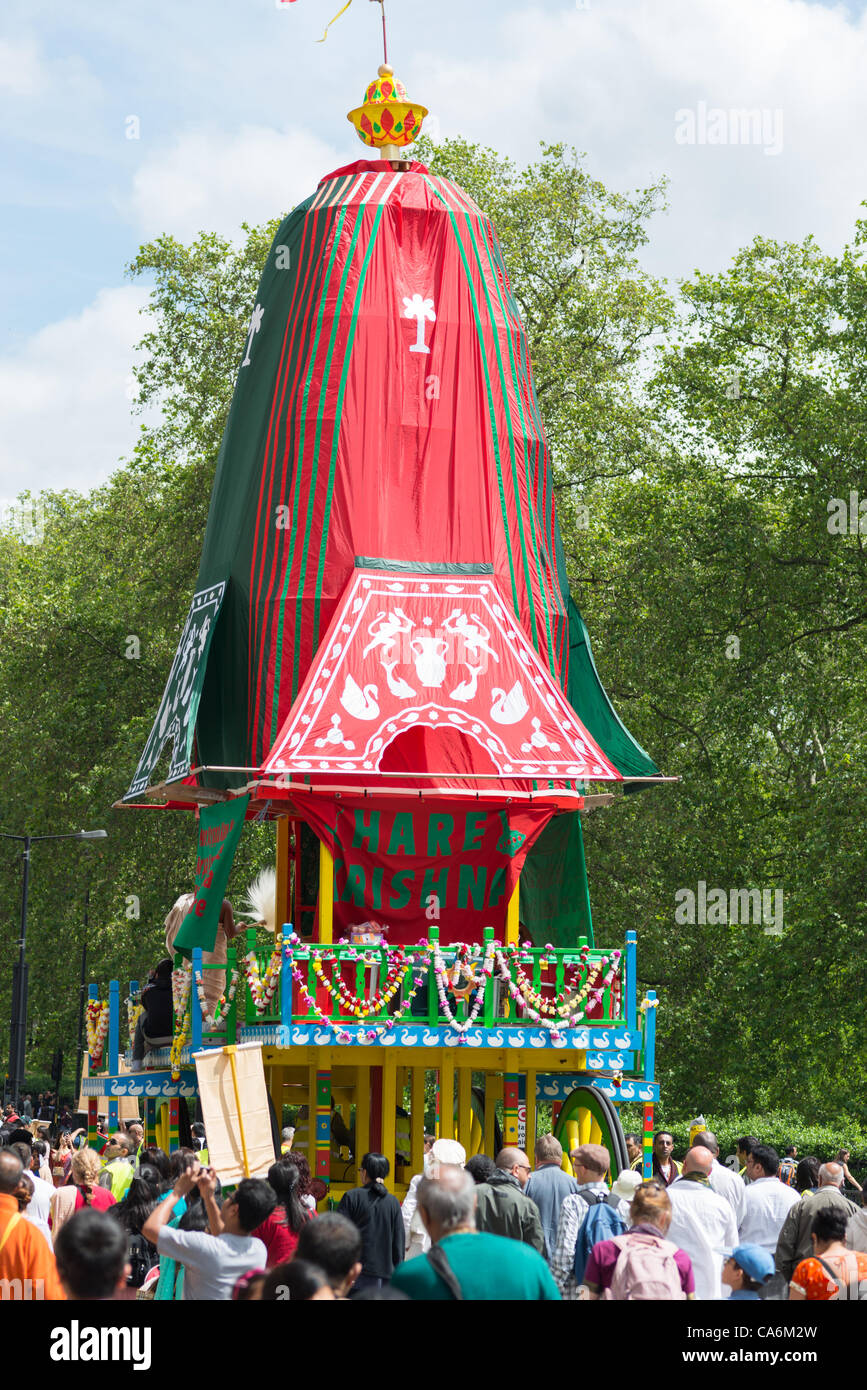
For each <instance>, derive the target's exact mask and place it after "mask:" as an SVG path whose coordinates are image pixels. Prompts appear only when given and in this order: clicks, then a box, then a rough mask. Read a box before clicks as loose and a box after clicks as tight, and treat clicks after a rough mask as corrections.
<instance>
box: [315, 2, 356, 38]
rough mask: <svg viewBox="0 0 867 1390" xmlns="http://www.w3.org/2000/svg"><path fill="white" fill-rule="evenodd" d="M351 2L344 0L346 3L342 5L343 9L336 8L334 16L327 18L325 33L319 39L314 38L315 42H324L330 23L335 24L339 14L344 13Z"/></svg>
mask: <svg viewBox="0 0 867 1390" xmlns="http://www.w3.org/2000/svg"><path fill="white" fill-rule="evenodd" d="M351 4H352V0H346V4H345V5H344V6H343V9H342V10H338V11H337V14H336V15H334V17H333V18H332V19H329V21H328V23H327V24H326V26H325V33H324V34H323V35H322V38H321V39H317V40H316V42H317V43H324V42H325V40H326V39H327V38H328V30H329V29H330V28H331V26H332V24H336V23H337V21H338V19H339V18H340V16H341V15H342V14H346V11H347V10H348V9H349V6H350V5H351Z"/></svg>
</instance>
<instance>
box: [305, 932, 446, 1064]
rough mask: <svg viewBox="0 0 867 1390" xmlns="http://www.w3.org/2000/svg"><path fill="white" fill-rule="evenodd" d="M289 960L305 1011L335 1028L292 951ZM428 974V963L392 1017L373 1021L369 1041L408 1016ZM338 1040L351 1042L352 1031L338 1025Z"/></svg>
mask: <svg viewBox="0 0 867 1390" xmlns="http://www.w3.org/2000/svg"><path fill="white" fill-rule="evenodd" d="M296 940H297V938H296ZM287 960H288V962H289V965H290V968H291V970H292V978H293V980H294V981H295V983H296V984H297V986H298V994H299V997H300V999H301V1002H302V1004H303V1005H304V1007H305V1012H306V1013H308V1014H313V1016H314V1018H315V1019H316V1020H317V1022H318V1023H320V1024H321V1025H322V1027H323V1028H334V1027H335V1026H336V1021H335V1019H333V1018H329V1016H328V1015H327V1014H326V1013H323V1011H322V1010H321V1009H320V1007H319V1005H318V1004H317V1002H316V1000H315V999H314V997H313V995H312V994H311V993H310V991H309V990H308V988H307V984H306V982H305V979H304V975H303V972H302V970H301V967H300V966H299V965H297V964H296V962H295V960H294V958H293V956H292V955H291V953H290V954H289V956H288V957H287ZM314 969H315V966H314ZM426 974H427V965H425V966H424V967H423V968H422V969H420V970H419V971H418V973H417V974H416V975H414V976H413V982H412V989H411V990H410V991H409V993H408V994H407V996H406V998H405V999H404V1001H403V1003H402V1004H401V1006H400V1008H399V1009H398V1011H397V1013H395V1014H392V1016H391V1018H388V1019H385V1020H382V1021H380V1022H375V1023H373V1026H372V1027H371V1028H369V1029H368V1030H367V1032H366V1033H365V1035H364V1036H365V1037H366V1038H367V1041H368V1042H377V1041H378V1040H379V1039H380V1038H382V1037H384V1036H385V1034H386V1033H391V1032H393V1031H394V1029H395V1028H396V1027H397V1025H398V1024H399V1023H402V1022H403V1020H404V1018H406V1016H407V1014H408V1013H409V1012H410V1010H411V1009H412V1002H413V1000H414V999H415V996H416V995H417V994H418V991H419V989H420V988H421V986H422V984H423V983H424V977H425V975H426ZM323 983H324V981H323ZM337 1041H338V1042H339V1043H348V1042H351V1041H352V1035H351V1034H350V1033H347V1031H346V1029H345V1028H339V1027H338V1029H337Z"/></svg>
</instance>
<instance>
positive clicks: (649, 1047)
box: [644, 989, 656, 1081]
mask: <svg viewBox="0 0 867 1390" xmlns="http://www.w3.org/2000/svg"><path fill="white" fill-rule="evenodd" d="M647 998H648V1001H649V1004H650V1007H649V1008H647V1009H645V1011H644V1079H645V1081H652V1080H653V1073H654V1068H655V1065H656V1008H655V1007H654V1001H655V999H656V990H655V989H649V990H648V991H647Z"/></svg>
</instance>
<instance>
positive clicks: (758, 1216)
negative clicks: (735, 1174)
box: [740, 1144, 801, 1255]
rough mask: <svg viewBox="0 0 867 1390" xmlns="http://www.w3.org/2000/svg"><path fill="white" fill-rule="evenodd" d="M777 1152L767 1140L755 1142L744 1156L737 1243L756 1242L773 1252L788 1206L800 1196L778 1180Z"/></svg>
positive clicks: (797, 1201) (748, 1243)
mask: <svg viewBox="0 0 867 1390" xmlns="http://www.w3.org/2000/svg"><path fill="white" fill-rule="evenodd" d="M779 1167H780V1156H779V1154H778V1153H777V1151H776V1149H772V1148H771V1147H770V1145H768V1144H756V1146H755V1148H754V1149H753V1151H752V1153H750V1154H749V1156H748V1158H747V1177H748V1178H749V1180H750V1181H749V1186H748V1187H747V1188H746V1189H745V1191H746V1197H747V1211H746V1216H745V1217H744V1219H743V1221H742V1223H741V1228H740V1243H741V1245H760V1246H761V1247H762V1249H763V1250H767V1252H768V1254H769V1255H773V1254H774V1252H775V1251H776V1248H777V1241H778V1240H779V1238H780V1231H781V1230H782V1229H783V1223H784V1221H785V1219H786V1217H787V1216H788V1214H789V1211H790V1209H791V1208H792V1207H795V1206H797V1205H798V1203H799V1202H800V1200H801V1194H800V1192H797V1191H796V1190H795V1188H793V1187H787V1186H786V1184H785V1183H784V1182H780V1179H779V1178H778V1177H777V1171H778V1169H779Z"/></svg>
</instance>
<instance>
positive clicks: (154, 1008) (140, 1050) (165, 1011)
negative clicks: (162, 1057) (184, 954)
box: [131, 956, 174, 1071]
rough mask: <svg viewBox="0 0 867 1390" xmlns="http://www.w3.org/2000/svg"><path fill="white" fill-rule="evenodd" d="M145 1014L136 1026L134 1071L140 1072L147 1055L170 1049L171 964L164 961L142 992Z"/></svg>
mask: <svg viewBox="0 0 867 1390" xmlns="http://www.w3.org/2000/svg"><path fill="white" fill-rule="evenodd" d="M141 1004H142V1012H141V1013H140V1014H139V1016H138V1020H137V1022H136V1025H135V1037H134V1039H133V1044H132V1063H131V1066H132V1069H133V1071H141V1069H142V1067H143V1066H144V1057H145V1053H147V1052H153V1051H154V1049H155V1048H158V1047H170V1046H171V1043H172V1028H173V1023H174V1003H173V1000H172V962H171V958H170V957H169V956H166V957H164V959H163V960H161V961H160V962H159V964H158V965H156V966H155V967H154V969H153V970H152V971H151V973H150V975H149V976H148V982H147V984H146V985H145V987H144V989H143V990H142V992H141Z"/></svg>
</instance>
